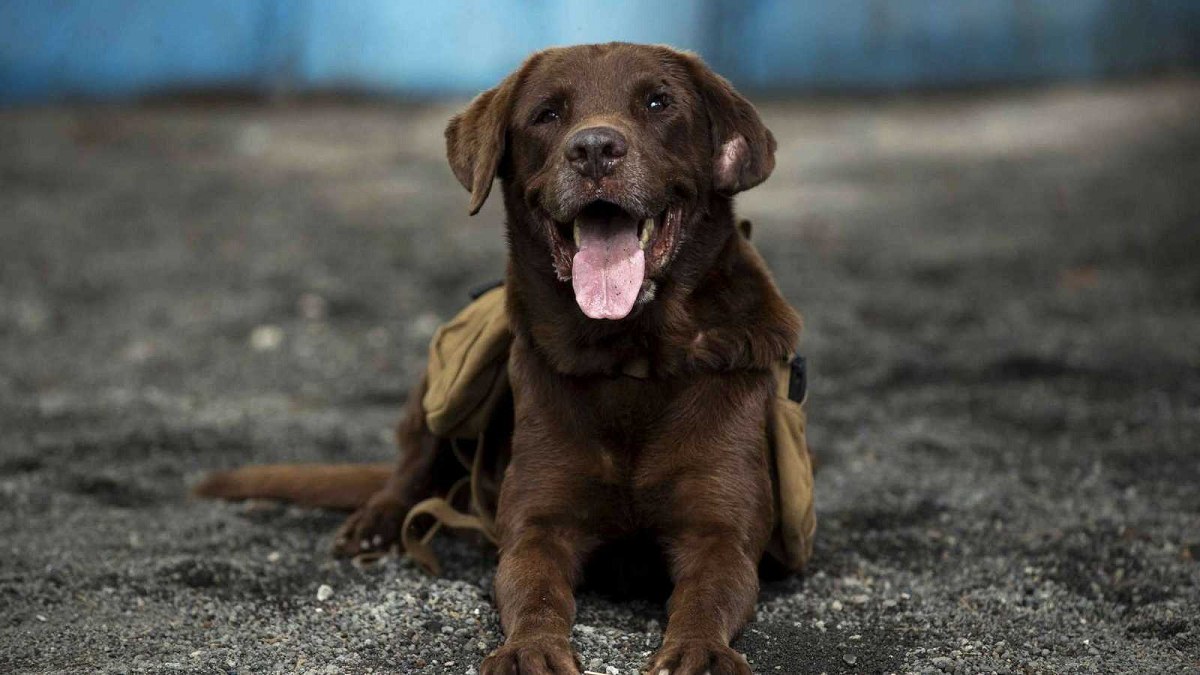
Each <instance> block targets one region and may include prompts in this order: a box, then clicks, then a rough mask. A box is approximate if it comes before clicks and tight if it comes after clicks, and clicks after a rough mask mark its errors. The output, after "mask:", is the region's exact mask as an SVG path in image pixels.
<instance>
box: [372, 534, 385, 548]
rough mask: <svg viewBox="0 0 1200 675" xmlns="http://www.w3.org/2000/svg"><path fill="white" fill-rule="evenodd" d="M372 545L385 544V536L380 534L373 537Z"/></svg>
mask: <svg viewBox="0 0 1200 675" xmlns="http://www.w3.org/2000/svg"><path fill="white" fill-rule="evenodd" d="M371 545H372V546H383V537H381V536H380V535H378V534H377V535H375V536H374V537H371Z"/></svg>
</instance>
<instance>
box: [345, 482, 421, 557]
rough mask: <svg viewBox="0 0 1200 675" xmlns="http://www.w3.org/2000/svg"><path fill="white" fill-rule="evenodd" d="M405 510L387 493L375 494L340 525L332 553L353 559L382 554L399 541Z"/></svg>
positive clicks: (398, 501) (397, 500) (394, 497)
mask: <svg viewBox="0 0 1200 675" xmlns="http://www.w3.org/2000/svg"><path fill="white" fill-rule="evenodd" d="M407 510H408V509H407V508H406V507H405V505H404V504H403V503H401V501H400V499H399V498H398V497H396V496H395V495H393V494H391V493H390V492H378V493H376V494H375V495H374V496H372V497H371V499H369V500H368V501H367V503H366V504H364V505H362V506H360V507H359V509H358V510H357V511H355V512H354V514H353V515H351V516H350V517H349V518H347V519H346V522H345V523H342V527H341V529H339V530H338V533H337V536H336V537H335V538H334V540H333V553H334V555H337V556H343V557H348V558H349V557H353V556H356V555H362V554H372V553H386V552H387V551H388V550H389V549H390V548H391V547H392V544H395V543H396V541H397V540H399V539H400V526H401V524H402V523H403V522H404V514H405V512H406V511H407Z"/></svg>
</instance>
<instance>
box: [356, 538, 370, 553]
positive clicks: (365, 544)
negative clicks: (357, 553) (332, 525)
mask: <svg viewBox="0 0 1200 675" xmlns="http://www.w3.org/2000/svg"><path fill="white" fill-rule="evenodd" d="M358 547H359V548H361V549H363V550H364V551H365V550H367V549H369V548H371V542H369V541H367V540H366V539H363V540H362V541H360V542H358Z"/></svg>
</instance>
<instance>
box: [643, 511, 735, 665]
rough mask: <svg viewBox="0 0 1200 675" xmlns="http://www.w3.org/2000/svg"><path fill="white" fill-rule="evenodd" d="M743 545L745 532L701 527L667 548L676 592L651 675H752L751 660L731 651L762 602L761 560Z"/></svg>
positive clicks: (652, 660) (684, 534)
mask: <svg viewBox="0 0 1200 675" xmlns="http://www.w3.org/2000/svg"><path fill="white" fill-rule="evenodd" d="M743 542H744V539H743V533H742V532H738V531H723V530H721V529H710V528H709V527H701V528H698V529H695V530H691V531H688V532H685V533H682V534H680V535H679V536H678V537H677V538H676V539H674V540H673V541H671V542H670V543H669V544H668V546H667V551H668V554H669V556H670V560H671V576H672V578H673V580H674V582H675V590H674V591H673V592H672V593H671V599H670V601H669V602H668V605H667V613H668V622H667V631H666V634H665V635H664V636H663V644H662V648H661V649H659V650H658V653H656V654H655V655H654V656H653V657H652V658H651V660H650V667H649V669H648V671H647V672H649V673H650V675H668V674H669V675H701V674H703V673H711V675H750V666H749V665H748V664H747V663H746V659H745V658H744V657H743V656H742V655H741V654H739V653H737V652H736V651H734V650H733V649H732V648H731V647H730V646H729V642H730V640H732V639H733V637H734V636H735V635H736V634H737V633H738V631H739V630H741V628H742V626H743V625H744V624H745V623H746V621H747V620H749V619H750V617H751V616H753V615H754V603H755V600H756V599H757V598H758V567H757V559H756V558H751V555H750V554H749V552H747V551H746V550H744V548H743V546H742V544H743Z"/></svg>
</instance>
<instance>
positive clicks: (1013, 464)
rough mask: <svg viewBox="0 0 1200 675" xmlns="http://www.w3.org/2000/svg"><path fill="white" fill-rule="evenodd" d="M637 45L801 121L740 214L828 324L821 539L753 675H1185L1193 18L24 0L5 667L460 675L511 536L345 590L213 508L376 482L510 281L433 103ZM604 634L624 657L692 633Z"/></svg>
mask: <svg viewBox="0 0 1200 675" xmlns="http://www.w3.org/2000/svg"><path fill="white" fill-rule="evenodd" d="M611 39H621V40H630V41H642V42H665V43H669V44H672V45H674V46H677V47H682V48H687V49H692V50H695V51H697V52H699V53H700V54H701V55H702V56H703V57H704V58H705V59H706V60H708V62H709V63H710V64H711V65H712V66H713V67H714V68H715V69H716V70H718V71H719V72H721V73H723V74H724V75H726V76H728V77H729V78H731V79H732V80H733V81H734V83H735V84H736V85H737V86H738V87H739V88H740V89H741V90H742V91H743V92H745V93H747V94H748V95H749V96H750V98H751V99H752V100H753V101H754V102H755V103H756V104H757V105H758V107H759V110H760V112H761V113H762V115H763V117H764V119H765V120H766V122H767V124H768V126H770V127H771V129H772V130H773V131H774V133H775V135H776V136H777V137H778V139H779V151H778V155H777V168H776V170H775V173H774V175H773V176H772V177H771V178H770V180H768V181H767V182H766V183H765V184H763V185H762V186H760V187H758V188H755V189H754V190H751V191H749V192H747V193H745V194H743V195H740V196H739V198H738V204H737V208H738V211H739V213H740V214H741V215H742V216H744V217H747V218H749V219H751V220H752V221H753V222H754V224H755V228H754V232H755V240H756V242H757V243H758V246H759V248H760V250H761V251H762V252H763V254H764V256H765V257H766V259H767V261H768V263H769V264H770V266H771V268H772V270H773V271H774V274H775V276H776V280H777V282H778V283H779V285H780V287H781V288H782V289H783V291H784V293H785V295H786V296H787V297H788V299H789V300H790V301H791V302H793V303H794V304H795V305H796V306H797V307H798V308H799V309H800V310H801V311H802V312H803V314H804V316H805V325H806V328H805V332H804V335H803V337H802V340H801V345H800V348H801V351H802V352H803V353H804V354H805V355H806V356H807V358H808V363H809V367H810V391H811V395H810V398H809V402H808V414H809V430H808V432H809V437H810V441H811V443H812V445H813V447H814V449H815V452H816V454H817V455H818V456H819V459H820V464H821V469H820V472H819V475H818V476H817V502H818V511H819V514H820V515H819V520H820V525H819V534H818V539H817V552H816V555H815V556H814V559H813V562H812V564H811V567H810V568H809V570H808V571H807V572H806V573H805V574H804V575H801V576H797V577H794V578H791V579H788V580H785V581H781V582H775V583H771V584H766V585H764V589H763V594H762V601H761V602H760V605H759V611H758V614H757V618H756V620H755V622H754V623H753V624H752V625H751V626H750V628H749V629H748V630H747V631H746V632H745V633H744V634H743V636H742V637H741V638H739V640H738V642H737V643H736V644H735V646H736V647H737V648H738V649H740V650H743V651H745V652H746V653H747V656H748V657H749V659H750V662H751V663H752V664H753V665H754V668H755V672H781V673H809V672H811V673H819V672H829V673H835V672H959V673H961V672H972V673H973V672H1055V673H1067V672H1138V673H1142V672H1172V673H1175V672H1200V617H1198V616H1197V613H1196V608H1197V607H1200V565H1198V564H1197V563H1196V558H1197V555H1198V554H1200V535H1198V534H1197V533H1200V501H1198V500H1197V499H1196V486H1197V484H1200V451H1198V450H1197V448H1198V447H1200V340H1198V339H1197V335H1200V264H1198V263H1197V261H1198V260H1200V192H1198V190H1197V186H1200V75H1198V71H1200V2H1195V1H1189V0H1146V1H1142V2H1132V1H1129V2H1125V1H1119V0H1063V1H1061V2H1059V1H1055V2H1034V1H1029V0H975V1H972V2H964V1H961V0H933V1H924V2H919V1H916V0H911V1H910V0H888V1H884V0H838V1H836V2H834V1H832V0H831V1H830V2H783V1H772V0H763V1H760V2H733V1H722V0H714V1H711V2H701V1H694V2H674V3H645V2H606V3H584V2H579V1H578V0H566V1H561V2H538V1H532V0H531V1H528V2H517V1H503V2H488V3H484V2H480V3H469V2H457V1H448V2H424V3H416V2H399V1H384V0H357V1H355V2H333V1H331V0H330V1H322V0H293V1H290V2H289V1H286V0H206V1H204V2H200V1H197V0H175V1H172V2H166V1H164V2H149V1H135V0H0V251H2V252H3V255H2V256H0V533H3V536H2V537H0V672H204V673H212V672H225V673H229V672H266V671H273V672H305V671H312V672H372V671H375V672H402V673H430V674H433V673H439V674H440V673H446V672H454V673H467V674H471V673H474V672H475V671H474V670H472V668H474V667H476V666H477V663H478V661H479V660H480V658H481V657H482V656H483V655H485V654H486V653H487V652H488V651H489V650H490V649H492V648H494V647H495V646H496V645H497V644H498V642H499V640H500V632H499V627H498V625H497V621H496V618H495V615H494V612H493V610H492V608H491V605H490V603H489V600H488V596H489V592H490V575H491V573H492V571H493V567H494V560H493V558H492V556H491V554H489V553H487V552H486V551H482V550H480V549H479V548H478V547H475V546H473V545H471V544H470V543H469V542H463V541H460V540H454V539H453V538H449V537H446V538H440V539H439V542H438V545H439V546H441V547H443V548H442V549H440V550H439V554H440V556H441V558H442V559H443V561H444V562H445V563H446V576H445V578H440V579H432V578H430V577H428V576H425V575H424V574H423V573H421V572H420V571H419V570H418V569H417V568H415V567H414V566H413V565H411V564H410V563H408V562H406V561H404V560H389V561H387V562H384V563H382V564H380V565H377V566H375V567H372V568H369V569H366V570H360V569H358V568H356V567H354V566H352V565H349V564H342V563H338V562H335V561H333V560H331V559H330V557H329V555H328V552H327V551H328V545H329V542H330V540H331V538H332V536H333V533H334V531H335V529H336V527H337V525H338V524H339V522H340V516H339V515H337V514H327V513H320V512H312V511H306V510H303V509H296V508H289V507H283V506H270V505H263V504H250V505H223V504H209V503H195V502H192V501H189V500H188V499H187V498H186V492H187V487H188V485H189V484H190V483H191V482H192V481H194V480H195V479H196V478H197V477H198V476H199V475H200V474H201V473H202V472H203V471H206V470H210V469H213V468H217V467H228V466H233V465H238V464H243V463H247V462H287V461H320V462H330V461H380V460H384V459H387V458H390V457H392V456H393V454H394V448H393V446H392V445H391V428H392V426H393V424H394V422H395V419H396V415H397V411H398V409H399V406H400V405H401V404H402V402H403V401H404V400H405V397H406V395H407V391H408V388H409V386H410V385H411V383H412V382H413V381H414V380H415V378H416V377H418V376H419V374H420V373H421V371H422V369H423V367H424V359H425V354H426V349H427V345H428V340H429V338H430V336H431V335H432V333H433V331H434V329H435V328H436V327H437V325H438V323H439V322H441V321H443V320H445V319H447V318H449V317H450V316H452V315H453V314H454V313H455V312H456V311H457V310H458V309H459V308H460V307H461V306H462V305H463V304H464V303H465V302H466V299H467V290H468V289H469V288H471V287H473V286H475V285H477V284H480V283H482V282H487V281H489V280H492V279H495V278H497V277H499V276H500V275H501V274H502V273H503V270H504V264H505V263H504V255H505V243H504V238H503V226H502V220H503V213H502V211H501V209H500V206H499V204H498V201H499V200H497V199H493V200H492V201H491V202H489V203H488V204H487V205H486V207H485V208H484V210H483V211H482V212H481V213H480V214H479V215H478V216H476V217H474V218H470V217H468V216H467V213H466V210H467V194H466V192H465V191H464V190H463V189H462V188H461V186H459V185H458V183H457V182H456V181H455V180H454V178H453V176H452V175H451V173H450V171H449V169H448V167H447V165H446V163H445V159H444V154H443V153H444V148H443V139H442V130H443V129H444V126H445V123H446V121H447V120H448V118H449V117H450V116H451V115H452V114H454V112H456V111H457V110H459V109H460V108H461V107H462V106H463V105H464V104H465V102H466V101H467V100H468V99H469V98H470V97H471V96H472V95H474V94H475V93H477V92H479V91H480V90H482V89H484V88H486V87H489V86H491V85H492V84H494V83H495V82H497V81H498V80H499V79H500V78H501V77H503V76H504V75H505V74H507V73H508V72H509V71H511V70H512V69H513V68H514V67H515V66H516V65H517V64H518V63H519V62H520V61H521V60H522V59H523V58H524V57H525V56H526V55H528V53H529V52H531V51H533V50H535V49H538V48H541V47H545V46H550V45H562V44H572V43H579V42H591V41H603V40H611ZM321 584H326V585H329V586H330V587H331V588H333V589H334V594H333V595H332V596H329V597H325V596H322V597H325V599H324V600H318V599H317V588H318V587H319V586H320V585H321ZM579 611H580V614H579V623H580V624H581V627H579V628H577V630H576V633H575V635H574V638H575V643H576V645H577V646H578V647H579V648H580V650H581V653H582V655H583V661H584V664H585V665H587V666H588V667H589V668H590V669H591V670H593V671H597V672H606V669H607V668H615V669H617V670H618V671H619V672H620V673H628V672H637V671H636V668H638V667H640V666H641V665H642V662H643V660H644V658H645V656H646V654H648V652H649V651H650V650H652V649H654V648H655V647H656V646H657V644H658V643H657V641H658V639H659V630H660V628H661V626H662V625H663V624H664V623H665V615H664V613H663V608H662V607H661V606H659V605H658V604H655V603H649V602H632V603H630V602H611V601H609V600H606V599H604V598H600V597H595V596H592V595H589V594H585V595H584V597H583V599H582V600H581V602H580V610H579ZM607 672H612V671H607Z"/></svg>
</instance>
